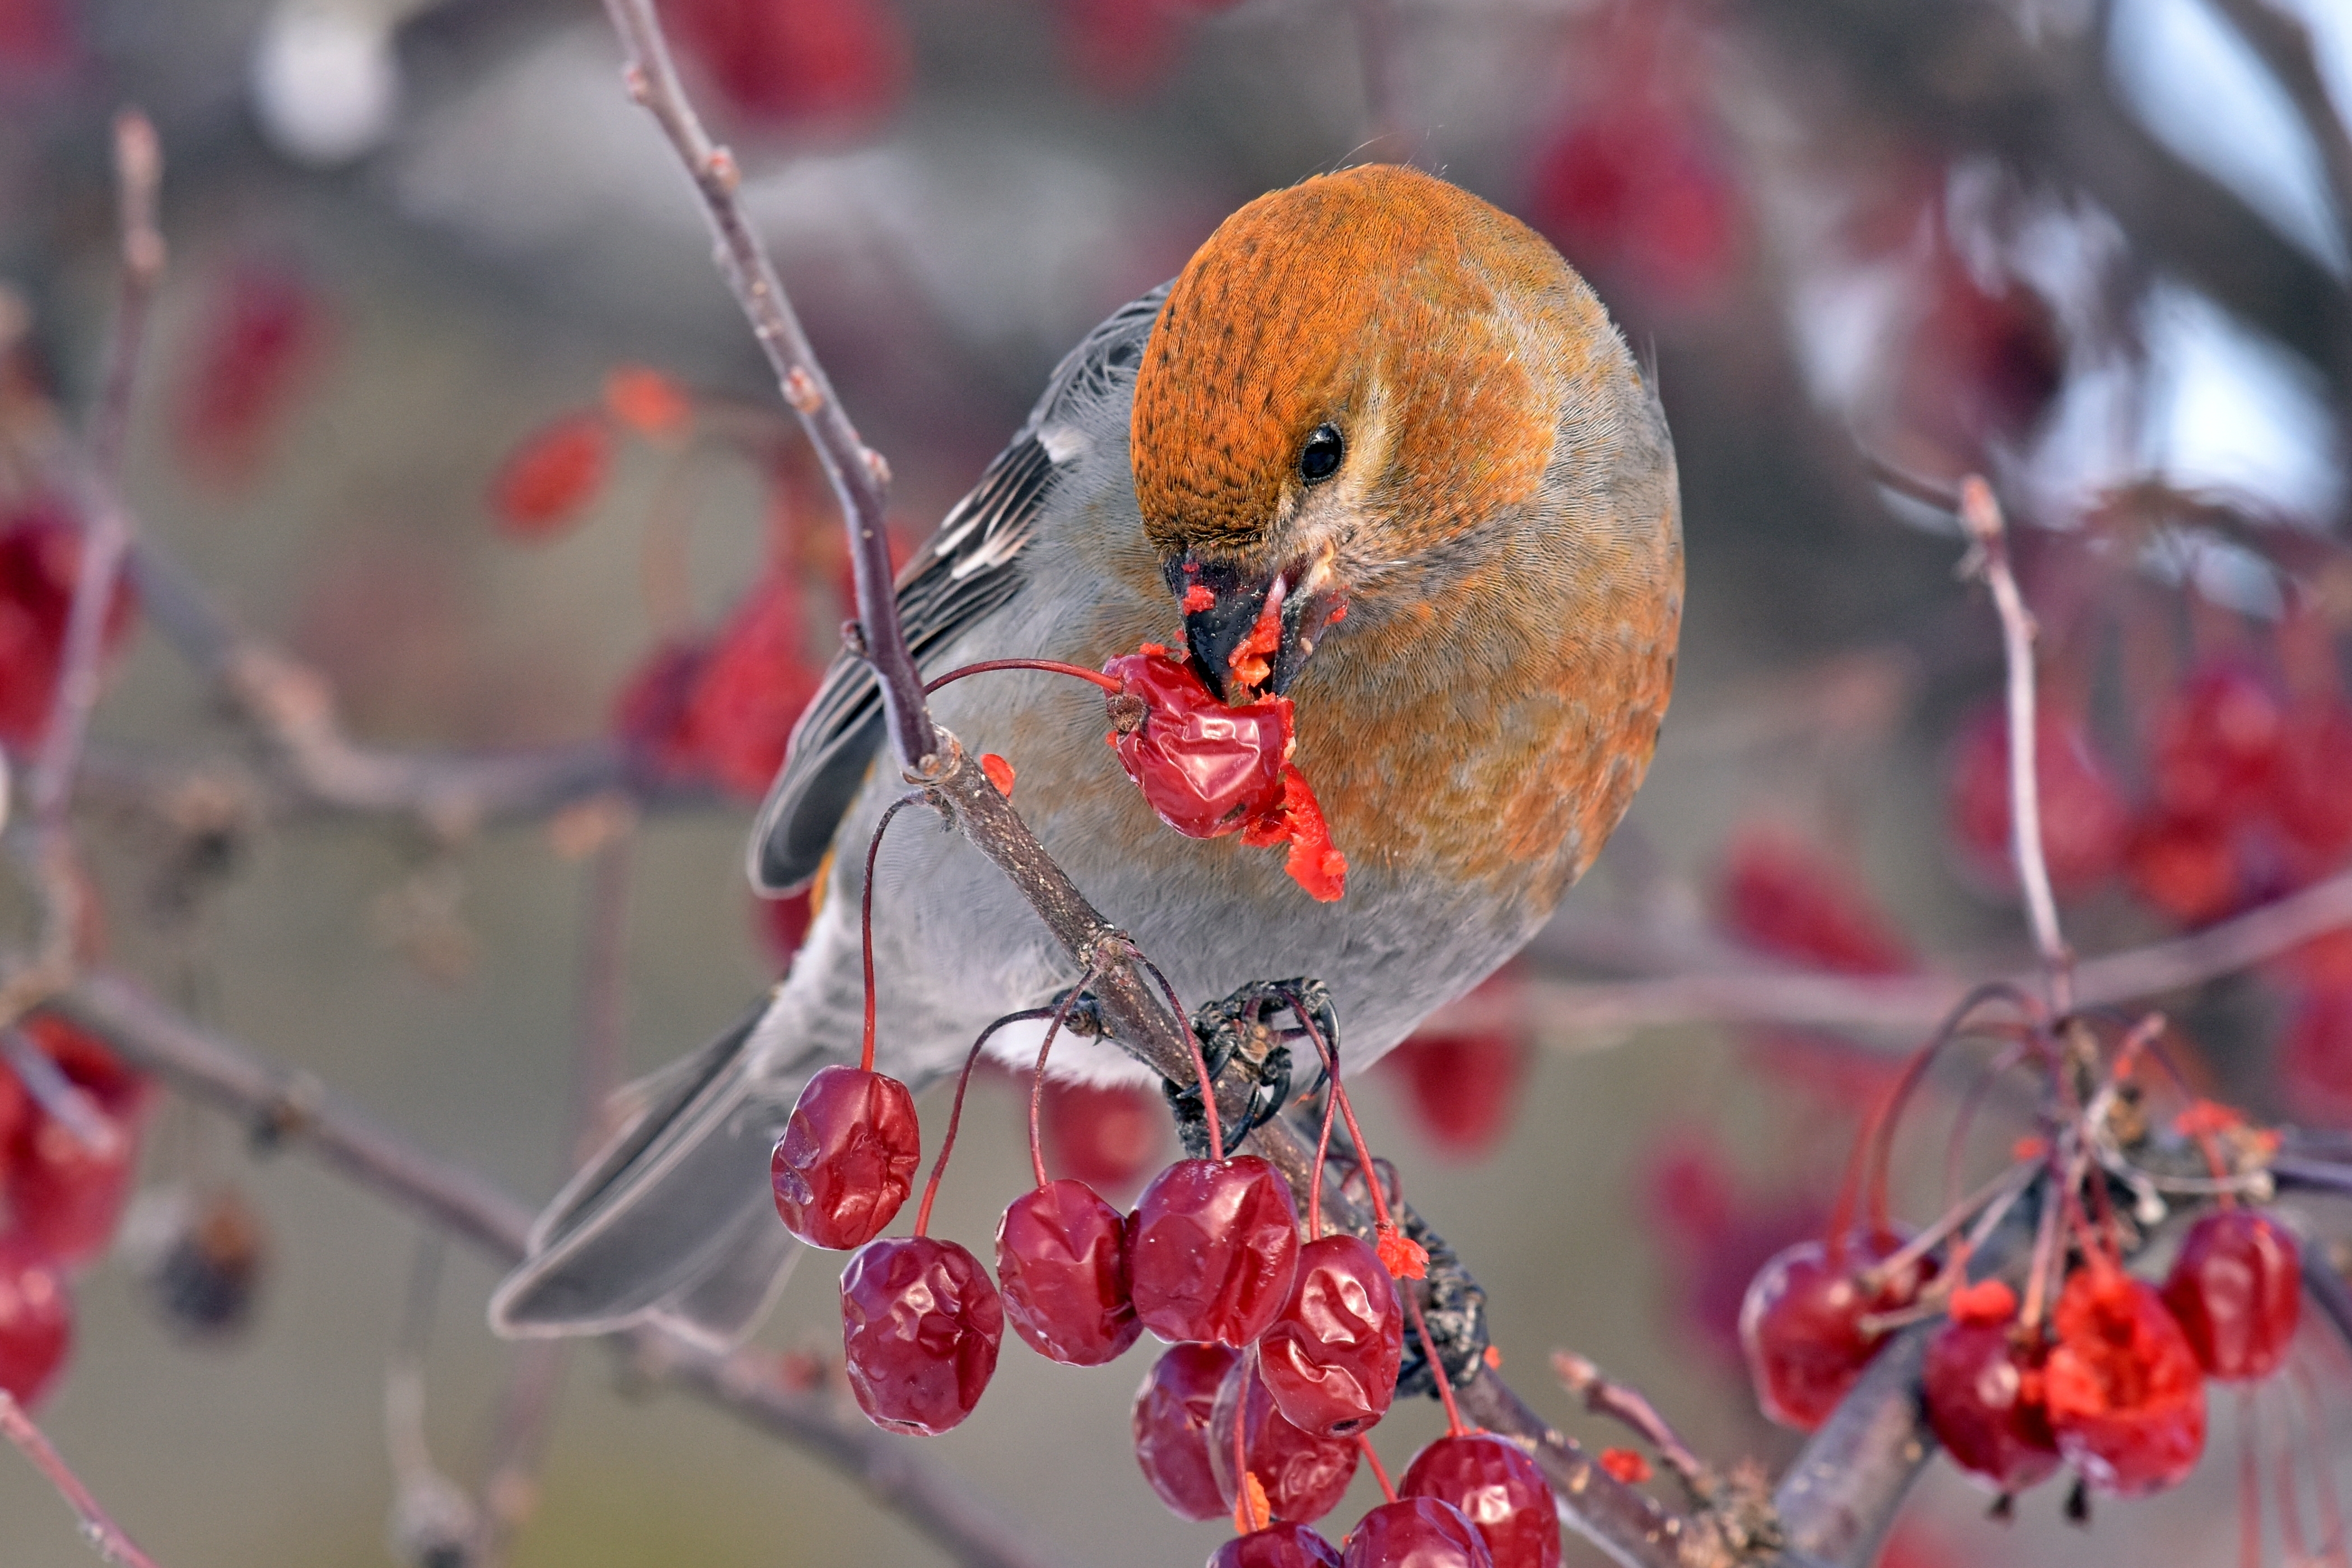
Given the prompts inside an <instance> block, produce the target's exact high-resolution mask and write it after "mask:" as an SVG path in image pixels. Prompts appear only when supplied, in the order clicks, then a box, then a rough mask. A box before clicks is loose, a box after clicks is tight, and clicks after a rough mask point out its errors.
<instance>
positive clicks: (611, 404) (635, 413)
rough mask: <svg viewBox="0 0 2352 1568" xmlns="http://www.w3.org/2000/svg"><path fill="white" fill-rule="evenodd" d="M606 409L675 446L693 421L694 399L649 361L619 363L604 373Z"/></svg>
mask: <svg viewBox="0 0 2352 1568" xmlns="http://www.w3.org/2000/svg"><path fill="white" fill-rule="evenodd" d="M604 412H605V413H607V414H610V415H611V416H613V417H614V418H615V419H617V420H619V421H620V422H621V423H622V424H624V425H625V426H628V427H629V428H630V429H632V430H635V432H636V433H637V434H638V435H640V436H643V437H646V439H647V440H649V441H653V442H656V443H657V444H660V445H663V446H670V447H675V446H676V445H677V442H678V441H679V440H680V439H681V438H682V437H684V436H685V435H686V433H687V430H688V427H689V426H691V425H692V424H693V423H694V399H693V398H692V397H691V396H689V395H688V393H687V391H686V389H685V388H684V387H682V386H680V385H678V384H677V382H675V381H672V380H671V379H670V378H669V377H668V376H667V375H664V374H662V373H661V372H659V371H657V370H656V369H654V368H653V366H651V365H646V364H616V365H614V367H613V368H612V369H610V370H608V371H606V372H605V373H604Z"/></svg>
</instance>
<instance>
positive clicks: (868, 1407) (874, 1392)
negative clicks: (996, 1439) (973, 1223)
mask: <svg viewBox="0 0 2352 1568" xmlns="http://www.w3.org/2000/svg"><path fill="white" fill-rule="evenodd" d="M1003 1342H1004V1307H1003V1303H1002V1302H1001V1301H999V1300H997V1295H996V1287H995V1286H993V1285H992V1284H990V1283H989V1282H988V1270H987V1269H985V1268H982V1267H981V1263H980V1259H978V1258H974V1257H973V1256H972V1255H971V1253H969V1252H967V1251H965V1250H964V1249H963V1248H962V1247H958V1246H957V1245H956V1244H955V1243H954V1242H952V1241H940V1240H939V1239H938V1238H936V1237H928V1236H908V1237H891V1238H890V1239H888V1240H887V1241H877V1242H873V1243H871V1244H869V1245H867V1246H866V1247H861V1248H859V1249H858V1252H857V1256H856V1257H855V1258H851V1259H850V1260H849V1267H848V1268H845V1269H844V1270H843V1271H842V1275H841V1349H842V1356H843V1371H845V1373H847V1374H848V1377H849V1391H850V1393H852V1394H855V1395H856V1397H857V1407H858V1408H859V1409H860V1410H863V1411H865V1412H866V1418H867V1419H868V1420H870V1421H872V1422H873V1423H874V1425H876V1426H879V1427H881V1428H882V1429H883V1430H884V1431H886V1432H900V1433H905V1434H907V1435H908V1436H937V1435H938V1434H940V1433H941V1432H944V1431H946V1430H948V1429H949V1428H950V1427H951V1426H956V1425H957V1424H958V1423H960V1422H961V1421H962V1420H963V1418H964V1417H965V1416H967V1415H971V1412H972V1407H973V1406H974V1405H978V1404H979V1403H980V1396H981V1394H982V1391H983V1390H985V1389H986V1388H987V1387H988V1380H989V1378H990V1376H991V1375H992V1374H993V1373H995V1371H996V1352H997V1348H998V1346H1000V1345H1001V1344H1003Z"/></svg>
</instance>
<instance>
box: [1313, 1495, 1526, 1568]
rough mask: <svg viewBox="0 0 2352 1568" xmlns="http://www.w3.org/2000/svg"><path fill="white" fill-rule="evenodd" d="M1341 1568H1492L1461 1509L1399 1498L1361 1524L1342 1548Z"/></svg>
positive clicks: (1431, 1500)
mask: <svg viewBox="0 0 2352 1568" xmlns="http://www.w3.org/2000/svg"><path fill="white" fill-rule="evenodd" d="M1339 1561H1340V1563H1342V1564H1344V1568H1495V1560H1494V1559H1493V1558H1492V1557H1490V1556H1488V1555H1487V1553H1486V1542H1485V1541H1484V1540H1483V1539H1481V1538H1480V1536H1479V1534H1478V1531H1477V1529H1476V1527H1475V1526H1474V1525H1473V1524H1472V1523H1471V1522H1470V1521H1468V1520H1467V1519H1465V1518H1464V1517H1463V1516H1462V1510H1460V1509H1458V1508H1455V1507H1454V1505H1453V1504H1451V1503H1444V1502H1440V1501H1438V1500H1436V1499H1435V1498H1427V1497H1409V1498H1400V1499H1398V1500H1396V1501H1395V1502H1384V1503H1382V1504H1381V1506H1380V1507H1378V1508H1376V1509H1374V1510H1371V1511H1370V1513H1368V1514H1366V1515H1364V1517H1363V1518H1362V1519H1360V1520H1359V1521H1357V1523H1356V1528H1355V1529H1353V1530H1351V1531H1348V1543H1347V1545H1346V1546H1344V1547H1342V1548H1341V1549H1340V1552H1339Z"/></svg>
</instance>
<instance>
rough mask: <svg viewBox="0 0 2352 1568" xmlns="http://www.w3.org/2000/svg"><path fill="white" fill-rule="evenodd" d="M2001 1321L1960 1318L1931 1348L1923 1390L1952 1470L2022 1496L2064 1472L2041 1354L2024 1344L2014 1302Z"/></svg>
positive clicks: (1943, 1330) (1930, 1422)
mask: <svg viewBox="0 0 2352 1568" xmlns="http://www.w3.org/2000/svg"><path fill="white" fill-rule="evenodd" d="M2009 1309H2010V1310H2008V1311H2007V1312H2005V1313H2002V1314H2000V1315H1998V1319H1997V1321H1993V1320H1992V1319H1991V1318H1990V1316H1988V1317H1987V1318H1983V1319H1971V1318H1969V1317H1968V1316H1966V1315H1964V1314H1956V1315H1955V1316H1954V1318H1953V1319H1952V1321H1950V1322H1948V1323H1946V1324H1945V1325H1944V1326H1943V1327H1942V1328H1941V1329H1939V1330H1937V1333H1936V1337H1935V1338H1934V1339H1932V1340H1930V1341H1929V1342H1927V1364H1926V1367H1925V1370H1924V1372H1923V1373H1922V1375H1921V1384H1922V1388H1923V1391H1924V1396H1925V1399H1926V1403H1927V1425H1928V1426H1929V1427H1931V1428H1932V1429H1933V1430H1934V1431H1935V1434H1936V1436H1937V1440H1938V1441H1939V1442H1941V1443H1942V1444H1943V1445H1944V1451H1945V1452H1946V1453H1948V1454H1949V1455H1951V1457H1952V1462H1953V1463H1954V1464H1956V1465H1958V1466H1959V1467H1960V1468H1961V1469H1963V1470H1966V1471H1967V1472H1968V1473H1969V1475H1970V1476H1973V1477H1974V1478H1976V1479H1978V1480H1980V1481H1983V1482H1984V1483H1986V1484H1987V1485H1989V1486H1990V1487H1991V1488H1992V1489H1994V1490H1995V1491H1998V1492H2021V1491H2024V1490H2026V1489H2028V1488H2030V1487H2036V1486H2039V1485H2041V1484H2042V1482H2043V1481H2046V1480H2048V1479H2050V1478H2051V1477H2052V1476H2053V1475H2055V1474H2056V1473H2057V1470H2058V1439H2057V1437H2056V1436H2055V1435H2054V1434H2053V1432H2052V1431H2051V1430H2050V1412H2049V1410H2048V1409H2047V1408H2046V1407H2045V1406H2044V1405H2043V1404H2042V1367H2041V1364H2040V1363H2041V1360H2042V1357H2041V1354H2040V1352H2039V1350H2038V1349H2035V1348H2029V1347H2028V1346H2026V1345H2024V1344H2022V1343H2021V1342H2019V1336H2018V1334H2017V1332H2016V1330H2015V1328H2014V1326H2013V1323H2014V1319H2015V1316H2016V1301H2015V1299H2014V1298H2013V1297H2012V1298H2011V1300H2010V1302H2009Z"/></svg>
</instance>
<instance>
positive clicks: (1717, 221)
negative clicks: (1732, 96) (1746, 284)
mask: <svg viewBox="0 0 2352 1568" xmlns="http://www.w3.org/2000/svg"><path fill="white" fill-rule="evenodd" d="M1528 222H1530V223H1531V224H1533V225H1534V226H1536V227H1537V228H1538V229H1540V230H1542V231H1543V233H1544V234H1545V235H1547V236H1549V237H1550V239H1551V240H1552V242H1553V243H1554V244H1556V245H1558V246H1559V248H1560V250H1561V252H1562V253H1563V254H1565V255H1566V256H1567V257H1568V258H1569V259H1570V261H1572V262H1574V263H1575V264H1576V265H1577V266H1578V268H1580V269H1582V270H1584V271H1586V272H1589V273H1591V274H1592V275H1593V277H1594V278H1595V279H1598V280H1600V281H1601V283H1602V285H1603V286H1604V287H1606V288H1609V289H1612V293H1613V294H1615V295H1620V296H1622V297H1623V298H1625V299H1627V300H1630V301H1631V302H1633V304H1634V305H1635V306H1636V307H1637V308H1640V307H1643V306H1646V307H1647V308H1648V309H1650V310H1658V311H1668V312H1695V311H1699V310H1706V309H1707V308H1709V307H1710V306H1712V305H1713V304H1715V303H1716V302H1717V300H1718V299H1719V298H1720V297H1721V295H1722V294H1723V292H1724V290H1725V289H1727V287H1728V285H1729V283H1730V281H1731V279H1732V277H1733V275H1734V274H1735V273H1736V271H1737V270H1738V266H1739V263H1740V259H1741V253H1742V250H1743V234H1742V230H1743V227H1744V224H1743V220H1742V218H1741V216H1740V210H1739V194H1738V186H1737V185H1736V184H1734V183H1733V181H1732V179H1731V177H1730V175H1729V174H1728V172H1727V170H1726V168H1725V166H1724V163H1723V159H1722V157H1721V154H1720V153H1719V151H1718V147H1717V141H1716V138H1715V136H1714V134H1713V132H1712V129H1711V127H1709V126H1707V125H1706V123H1705V122H1704V121H1702V120H1701V119H1700V118H1699V117H1698V115H1697V112H1696V110H1692V109H1689V108H1685V107H1682V106H1679V105H1669V104H1666V103H1663V102H1658V101H1654V100H1652V99H1651V98H1650V97H1649V95H1648V89H1647V88H1646V87H1645V86H1644V85H1643V83H1642V82H1641V81H1640V79H1638V77H1636V78H1633V79H1629V80H1626V81H1625V82H1624V83H1623V85H1622V87H1613V88H1612V89H1610V90H1609V92H1608V93H1607V95H1606V96H1605V97H1603V98H1602V99H1601V101H1599V102H1597V103H1594V104H1591V105H1590V106H1588V107H1586V108H1585V109H1584V110H1581V111H1580V112H1579V113H1578V114H1576V115H1574V116H1573V117H1571V118H1570V120H1569V121H1567V122H1566V123H1565V124H1563V125H1562V126H1561V127H1560V128H1559V130H1558V131H1557V132H1555V133H1554V134H1553V135H1552V136H1551V138H1550V139H1549V142H1547V143H1546V145H1545V146H1544V148H1543V150H1542V151H1541V152H1540V153H1538V161H1537V163H1536V169H1535V178H1534V186H1533V189H1532V190H1531V191H1530V192H1529V194H1528Z"/></svg>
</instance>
